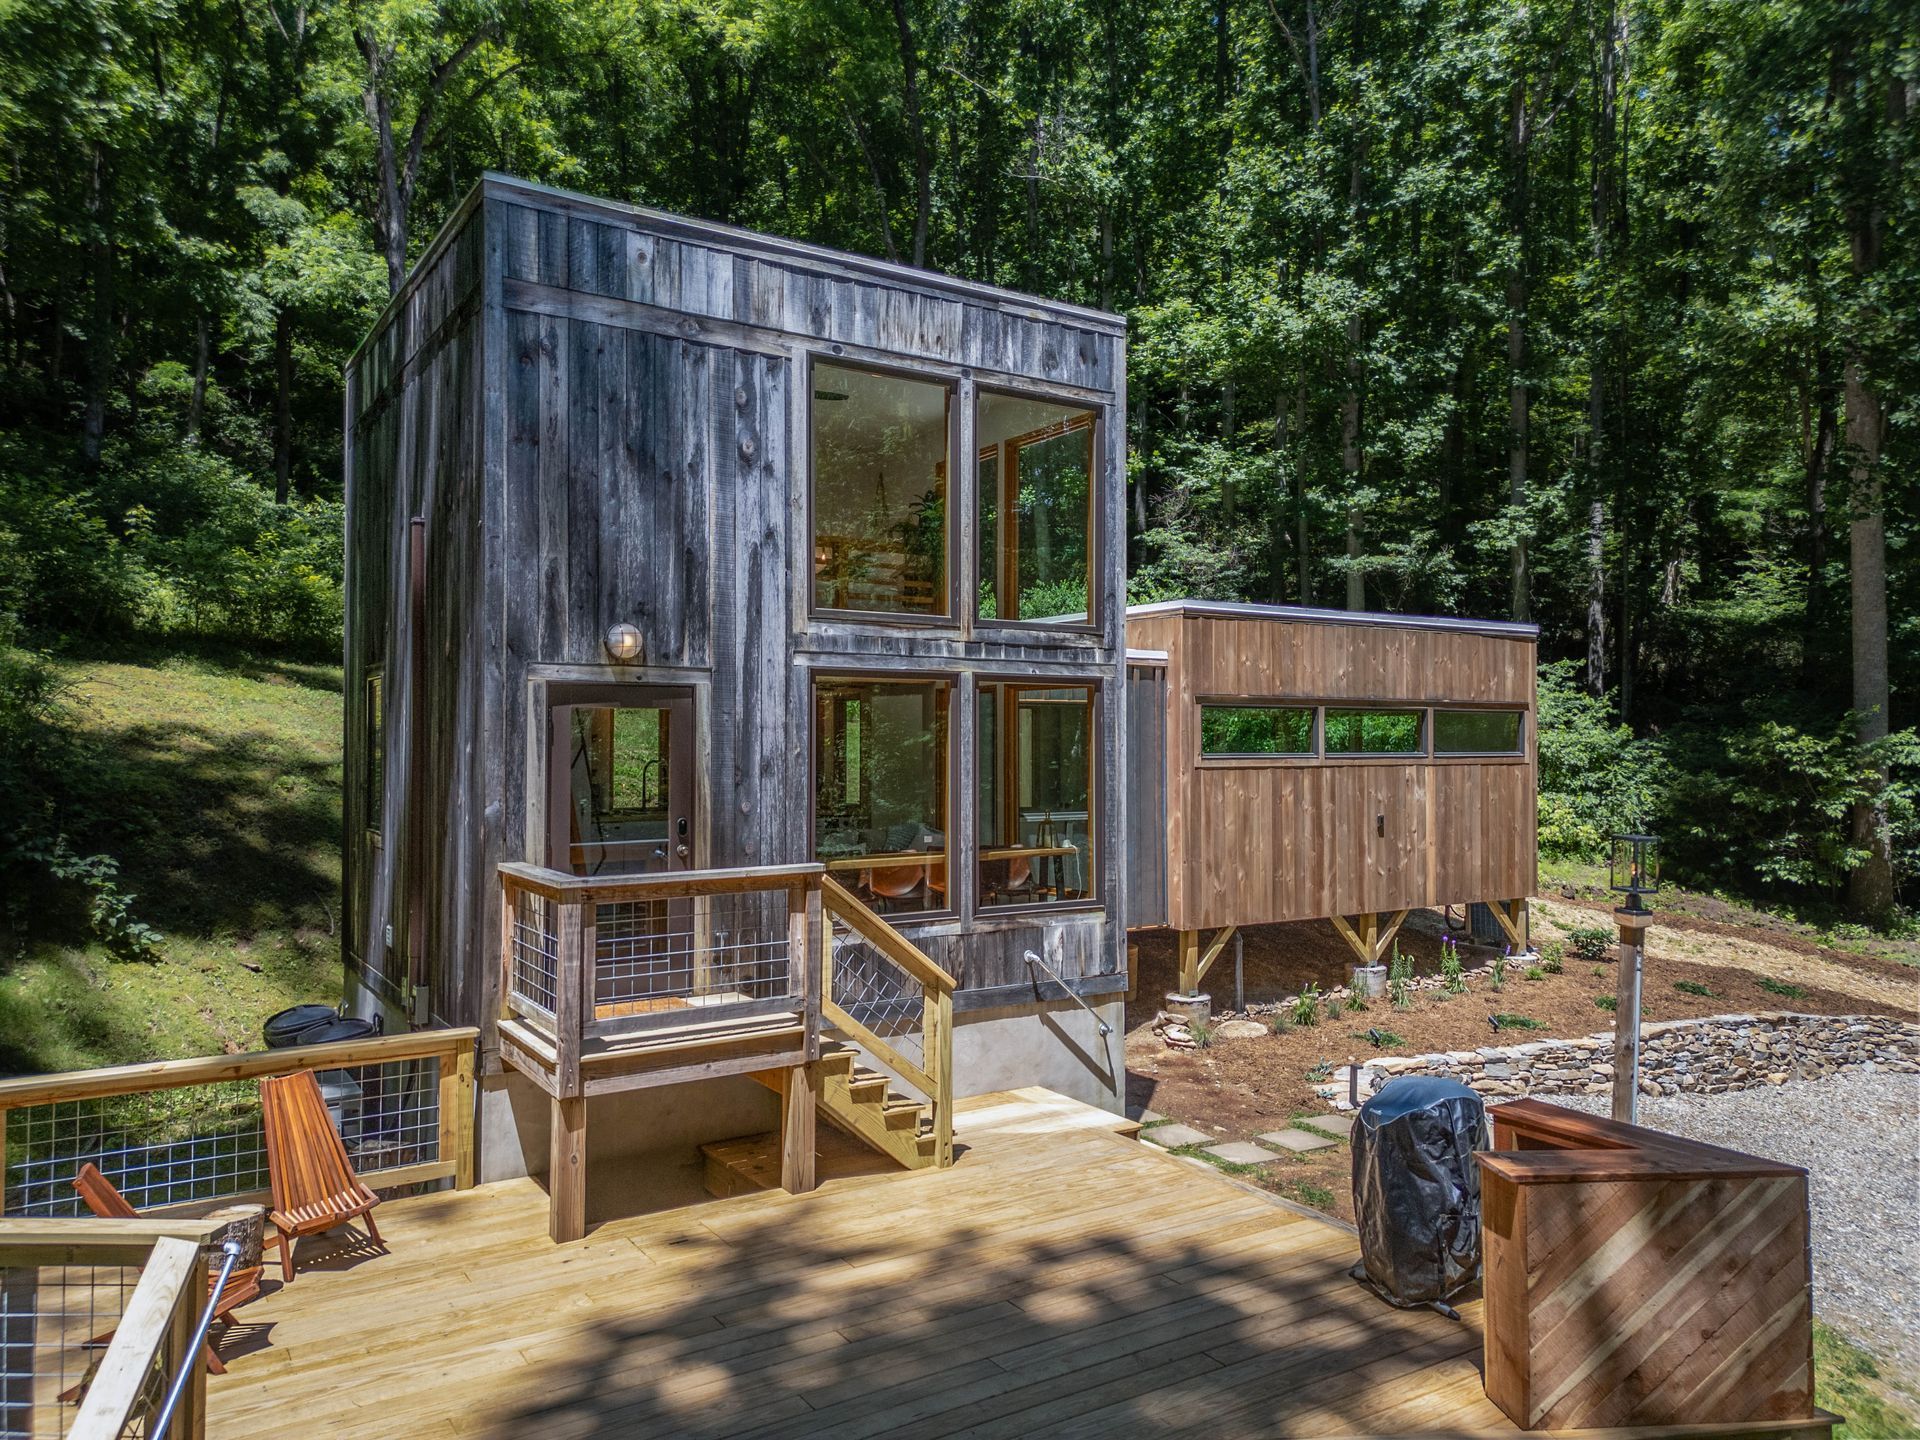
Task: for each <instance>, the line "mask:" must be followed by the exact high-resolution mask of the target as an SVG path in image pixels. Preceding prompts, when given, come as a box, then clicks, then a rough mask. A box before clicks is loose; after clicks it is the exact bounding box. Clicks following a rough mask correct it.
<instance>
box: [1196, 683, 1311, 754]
mask: <svg viewBox="0 0 1920 1440" xmlns="http://www.w3.org/2000/svg"><path fill="white" fill-rule="evenodd" d="M1195 704H1196V705H1197V706H1198V713H1199V722H1198V723H1197V724H1196V725H1195V727H1194V733H1195V735H1196V737H1197V739H1198V742H1199V746H1200V758H1201V759H1202V760H1203V761H1204V760H1254V761H1261V760H1272V761H1279V760H1318V759H1320V758H1322V754H1321V748H1322V742H1323V741H1324V739H1325V736H1324V735H1323V734H1322V731H1321V721H1322V720H1323V719H1324V717H1325V714H1326V707H1325V706H1324V705H1321V704H1318V703H1316V702H1314V701H1312V700H1272V699H1261V700H1241V699H1232V700H1229V699H1216V698H1211V697H1210V698H1207V699H1202V700H1198V701H1196V702H1195ZM1209 708H1212V709H1215V710H1304V711H1306V712H1307V717H1308V719H1307V734H1308V737H1309V738H1308V740H1307V747H1308V748H1307V749H1305V750H1209V749H1207V736H1206V714H1207V710H1208V709H1209Z"/></svg>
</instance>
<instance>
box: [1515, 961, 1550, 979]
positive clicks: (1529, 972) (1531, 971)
mask: <svg viewBox="0 0 1920 1440" xmlns="http://www.w3.org/2000/svg"><path fill="white" fill-rule="evenodd" d="M1520 978H1521V979H1522V980H1544V979H1546V978H1547V972H1546V971H1544V970H1542V969H1541V968H1540V967H1539V966H1538V965H1529V966H1527V968H1526V969H1525V970H1523V971H1522V972H1521V974H1520Z"/></svg>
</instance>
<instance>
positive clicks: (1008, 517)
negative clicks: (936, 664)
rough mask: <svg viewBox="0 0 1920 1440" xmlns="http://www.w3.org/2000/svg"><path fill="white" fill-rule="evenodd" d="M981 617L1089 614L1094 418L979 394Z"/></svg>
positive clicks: (1077, 410)
mask: <svg viewBox="0 0 1920 1440" xmlns="http://www.w3.org/2000/svg"><path fill="white" fill-rule="evenodd" d="M974 413H975V419H976V422H977V435H976V438H977V440H978V442H979V447H980V449H979V456H978V464H979V470H978V481H979V504H980V586H979V606H980V611H979V613H980V618H981V619H983V620H1038V619H1043V618H1046V617H1050V616H1067V615H1075V616H1086V617H1088V618H1089V619H1091V617H1092V615H1093V594H1092V588H1091V587H1092V576H1093V508H1094V507H1093V476H1094V443H1095V442H1094V435H1095V426H1094V412H1093V411H1091V410H1087V409H1080V408H1076V407H1074V406H1071V405H1058V404H1054V403H1053V402H1051V401H1046V400H1030V399H1023V398H1021V397H1019V396H1016V395H998V394H994V393H993V392H991V391H982V392H981V393H980V397H979V402H978V405H977V407H976V409H975V412H974Z"/></svg>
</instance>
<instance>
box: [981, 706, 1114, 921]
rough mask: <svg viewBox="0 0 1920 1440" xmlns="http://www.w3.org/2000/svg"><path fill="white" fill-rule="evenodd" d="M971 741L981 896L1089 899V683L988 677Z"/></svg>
mask: <svg viewBox="0 0 1920 1440" xmlns="http://www.w3.org/2000/svg"><path fill="white" fill-rule="evenodd" d="M975 744H976V763H977V766H978V777H977V778H978V783H979V794H978V797H977V800H978V805H979V810H978V815H979V852H980V853H979V886H980V890H979V896H980V904H981V905H982V906H992V905H1048V904H1063V903H1072V902H1076V901H1083V900H1089V899H1091V898H1093V894H1094V869H1093V858H1094V857H1093V691H1092V690H1091V689H1090V688H1089V687H1087V686H1085V685H1049V686H1034V685H1018V684H993V683H989V682H982V683H981V686H980V694H979V702H978V713H977V715H976V725H975Z"/></svg>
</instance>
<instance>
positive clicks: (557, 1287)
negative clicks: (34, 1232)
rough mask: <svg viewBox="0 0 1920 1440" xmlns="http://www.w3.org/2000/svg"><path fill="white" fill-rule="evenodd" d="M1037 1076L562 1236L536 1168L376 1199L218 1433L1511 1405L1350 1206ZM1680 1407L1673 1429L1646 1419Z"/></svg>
mask: <svg viewBox="0 0 1920 1440" xmlns="http://www.w3.org/2000/svg"><path fill="white" fill-rule="evenodd" d="M1116 1123H1117V1122H1116V1121H1115V1118H1114V1117H1112V1116H1109V1115H1105V1114H1103V1113H1102V1112H1098V1111H1094V1110H1091V1109H1088V1108H1087V1107H1084V1106H1081V1105H1077V1104H1075V1103H1074V1102H1071V1101H1066V1100H1063V1099H1061V1098H1060V1097H1058V1096H1055V1095H1052V1094H1050V1093H1049V1092H1046V1091H1039V1090H1029V1091H1021V1092H1017V1093H1013V1094H1005V1095H997V1096H986V1097H981V1098H979V1099H977V1100H974V1101H971V1102H968V1103H967V1104H966V1105H965V1106H963V1107H962V1109H961V1110H960V1113H959V1115H958V1124H959V1130H960V1133H961V1134H962V1135H963V1136H964V1137H965V1139H966V1141H967V1145H968V1149H967V1151H966V1153H965V1154H964V1155H963V1156H962V1158H961V1159H960V1160H959V1161H958V1162H957V1163H956V1164H955V1165H954V1166H953V1168H951V1169H948V1170H922V1171H915V1172H900V1171H895V1172H891V1173H887V1174H880V1175H857V1176H847V1177H843V1178H839V1179H832V1180H828V1181H827V1182H826V1183H825V1184H824V1185H823V1186H822V1187H821V1189H820V1190H819V1191H817V1192H815V1193H814V1194H811V1195H805V1196H792V1195H787V1194H785V1193H783V1192H779V1191H771V1192H763V1193H759V1194H753V1195H744V1196H739V1197H735V1198H732V1199H727V1200H715V1201H709V1202H706V1203H702V1204H695V1205H689V1206H686V1207H683V1208H679V1209H674V1210H669V1211H663V1212H657V1213H654V1214H649V1215H644V1216H639V1217H635V1218H630V1219H622V1220H613V1221H608V1222H606V1223H603V1224H601V1225H599V1226H597V1227H596V1228H594V1229H593V1230H592V1231H591V1232H590V1233H589V1234H588V1235H587V1237H586V1238H585V1239H584V1240H580V1241H576V1242H574V1243H572V1244H568V1245H562V1246H555V1245H553V1244H551V1243H550V1242H549V1241H548V1239H547V1237H546V1195H545V1193H544V1191H542V1190H541V1189H540V1188H539V1187H538V1186H537V1185H536V1184H535V1183H534V1182H532V1181H525V1180H523V1181H511V1182H505V1183H501V1184H495V1185H487V1186H481V1187H479V1188H478V1189H475V1190H471V1191H467V1192H464V1193H458V1194H440V1195H432V1196H426V1197H422V1198H418V1199H412V1200H401V1201H394V1202H392V1203H389V1204H388V1205H386V1206H384V1207H382V1209H381V1211H380V1220H381V1226H382V1229H383V1231H384V1232H385V1233H386V1234H387V1237H388V1239H389V1242H390V1245H391V1253H390V1254H387V1255H379V1256H373V1257H366V1256H364V1255H363V1254H355V1255H353V1256H352V1257H351V1263H349V1260H348V1257H347V1256H345V1255H342V1256H341V1257H340V1258H339V1260H338V1261H336V1260H334V1259H333V1258H330V1257H329V1258H322V1256H321V1254H320V1252H319V1251H317V1250H316V1251H315V1252H314V1254H313V1257H312V1260H311V1262H309V1263H306V1264H303V1268H302V1270H301V1271H300V1273H299V1275H298V1277H297V1278H296V1280H295V1281H294V1283H293V1284H292V1285H291V1286H290V1287H287V1288H285V1289H282V1290H280V1291H278V1292H276V1293H273V1294H269V1295H267V1296H265V1297H264V1298H263V1299H261V1300H259V1301H257V1302H255V1303H254V1304H252V1305H250V1306H248V1307H247V1309H246V1310H245V1311H244V1312H243V1314H242V1318H243V1321H244V1322H245V1324H244V1326H243V1329H242V1331H241V1332H240V1333H238V1334H236V1335H235V1336H234V1337H232V1338H231V1339H230V1340H229V1342H228V1343H227V1344H226V1345H225V1346H223V1353H224V1354H225V1355H226V1357H227V1358H228V1361H229V1363H230V1365H231V1371H230V1373H229V1374H228V1375H226V1376H225V1377H220V1378H216V1379H214V1380H213V1381H212V1382H211V1386H210V1396H209V1401H210V1403H209V1409H210V1412H211V1415H210V1425H209V1431H208V1433H209V1434H210V1435H221V1436H229V1435H230V1436H241V1435H246V1436H256V1435H263V1434H294V1433H299V1434H325V1435H327V1436H329V1437H330V1440H349V1437H354V1436H382V1437H385V1436H400V1435H406V1436H431V1435H471V1436H494V1437H505V1436H510V1435H539V1436H541V1437H585V1436H667V1435H672V1436H694V1437H709V1436H723V1435H724V1436H749V1435H751V1436H774V1435H795V1436H801V1435H805V1436H818V1435H832V1436H833V1437H834V1440H854V1437H858V1436H875V1435H889V1436H891V1435H916V1436H959V1435H965V1436H970V1437H986V1436H1020V1435H1037V1434H1044V1435H1047V1436H1049V1437H1054V1440H1068V1437H1074V1436H1088V1437H1093V1436H1099V1437H1109V1436H1116V1435H1142V1434H1151V1435H1174V1434H1188V1433H1192V1434H1205V1435H1208V1436H1211V1437H1219V1436H1230V1435H1278V1434H1286V1435H1302V1436H1305V1435H1375V1436H1399V1435H1457V1436H1478V1435H1495V1434H1502V1435H1504V1434H1514V1433H1517V1432H1515V1431H1514V1428H1513V1427H1512V1425H1511V1424H1510V1423H1509V1422H1508V1421H1507V1420H1506V1419H1505V1417H1503V1416H1502V1415H1501V1414H1500V1413H1499V1411H1498V1410H1496V1409H1495V1408H1494V1407H1493V1405H1492V1404H1491V1403H1490V1402H1489V1401H1488V1400H1487V1399H1486V1397H1485V1395H1484V1394H1483V1393H1482V1391H1481V1382H1480V1372H1479V1364H1480V1349H1481V1332H1480V1327H1479V1314H1478V1312H1479V1306H1478V1303H1477V1302H1475V1303H1472V1304H1469V1305H1468V1306H1466V1307H1465V1309H1464V1312H1463V1313H1464V1315H1465V1317H1466V1318H1465V1321H1464V1323H1456V1322H1454V1321H1450V1320H1446V1319H1443V1318H1441V1317H1440V1316H1437V1315H1433V1314H1430V1313H1426V1312H1412V1313H1409V1312H1401V1311H1396V1310H1393V1309H1391V1308H1390V1307H1388V1306H1386V1305H1384V1304H1382V1303H1381V1302H1379V1301H1378V1300H1376V1299H1375V1298H1373V1297H1372V1296H1371V1295H1370V1294H1368V1293H1367V1292H1366V1291H1364V1290H1363V1289H1362V1288H1361V1287H1360V1286H1359V1285H1357V1284H1355V1283H1354V1282H1353V1281H1351V1280H1350V1279H1348V1278H1347V1276H1346V1273H1345V1272H1346V1269H1347V1267H1348V1266H1349V1265H1350V1264H1351V1263H1352V1261H1353V1259H1354V1256H1355V1247H1354V1241H1353V1238H1352V1236H1351V1235H1350V1234H1349V1233H1347V1232H1346V1231H1345V1230H1343V1229H1341V1228H1339V1227H1337V1226H1334V1225H1332V1224H1329V1223H1325V1222H1322V1221H1319V1220H1316V1219H1313V1218H1309V1217H1307V1216H1303V1215H1301V1214H1298V1213H1296V1212H1294V1211H1293V1210H1291V1209H1288V1208H1286V1207H1285V1206H1283V1205H1281V1204H1279V1203H1277V1202H1275V1201H1273V1200H1271V1199H1270V1198H1268V1197H1266V1196H1264V1195H1262V1194H1260V1193H1259V1192H1256V1191H1254V1190H1252V1189H1250V1188H1248V1187H1245V1186H1242V1185H1239V1184H1236V1183H1234V1182H1232V1181H1230V1180H1228V1179H1226V1178H1225V1177H1222V1176H1221V1175H1219V1174H1218V1173H1216V1172H1212V1171H1210V1170H1204V1169H1202V1168H1199V1167H1196V1166H1195V1165H1194V1164H1192V1163H1190V1162H1186V1161H1182V1160H1179V1159H1176V1158H1172V1157H1169V1156H1167V1155H1165V1154H1162V1153H1160V1152H1158V1151H1156V1150H1154V1149H1152V1148H1151V1147H1149V1146H1145V1145H1141V1144H1138V1143H1136V1142H1134V1141H1131V1140H1128V1139H1125V1138H1123V1137H1122V1136H1120V1135H1118V1134H1116V1133H1114V1130H1113V1127H1114V1125H1115V1124H1116ZM1667 1433H1676V1432H1667Z"/></svg>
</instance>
